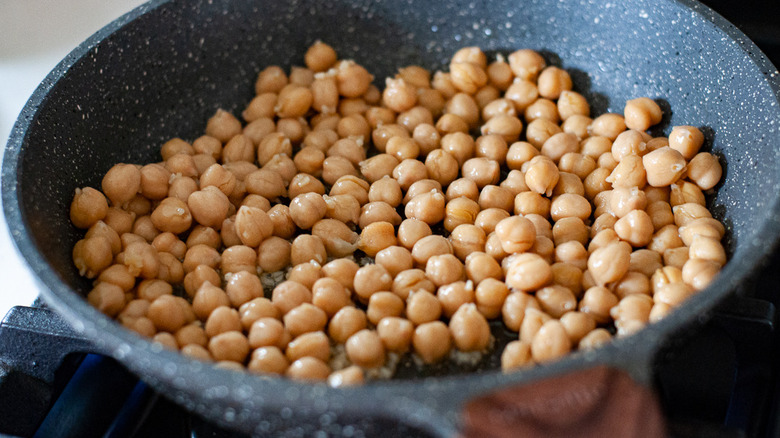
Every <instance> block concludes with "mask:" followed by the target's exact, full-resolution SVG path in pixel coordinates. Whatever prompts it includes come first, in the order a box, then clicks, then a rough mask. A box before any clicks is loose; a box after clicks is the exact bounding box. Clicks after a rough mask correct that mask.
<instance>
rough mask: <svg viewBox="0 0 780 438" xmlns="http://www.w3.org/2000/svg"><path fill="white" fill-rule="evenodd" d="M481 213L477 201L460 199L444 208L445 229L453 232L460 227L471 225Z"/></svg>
mask: <svg viewBox="0 0 780 438" xmlns="http://www.w3.org/2000/svg"><path fill="white" fill-rule="evenodd" d="M479 211H480V207H479V204H477V203H476V202H475V201H473V200H471V199H469V198H465V197H459V198H455V199H453V200H451V201H449V202H447V205H446V206H445V208H444V214H445V216H444V228H445V229H446V230H448V231H450V232H452V231H453V230H454V229H455V228H456V227H458V226H460V225H471V224H473V223H474V220H475V219H476V217H477V214H478V213H479Z"/></svg>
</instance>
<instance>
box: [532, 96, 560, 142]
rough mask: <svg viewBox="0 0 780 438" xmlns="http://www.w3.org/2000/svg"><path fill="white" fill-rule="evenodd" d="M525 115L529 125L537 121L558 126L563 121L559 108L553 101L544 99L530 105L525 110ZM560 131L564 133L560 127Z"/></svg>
mask: <svg viewBox="0 0 780 438" xmlns="http://www.w3.org/2000/svg"><path fill="white" fill-rule="evenodd" d="M523 115H524V116H525V120H526V121H527V122H528V123H532V122H534V121H536V120H546V121H548V122H550V123H552V124H554V125H556V126H557V125H558V123H560V121H561V118H560V115H559V114H558V107H557V106H556V105H555V103H554V102H553V101H552V100H550V99H545V98H543V97H540V98H538V99H536V100H535V101H534V102H533V103H531V104H530V105H528V106H527V107H526V108H525V111H524V112H523ZM558 129H559V131H562V130H561V129H560V127H558ZM526 136H527V135H526Z"/></svg>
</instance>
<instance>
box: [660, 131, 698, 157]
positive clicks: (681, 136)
mask: <svg viewBox="0 0 780 438" xmlns="http://www.w3.org/2000/svg"><path fill="white" fill-rule="evenodd" d="M703 143H704V134H702V132H701V131H700V130H699V129H698V128H696V127H693V126H675V127H674V128H672V132H670V133H669V147H670V148H672V149H674V150H676V151H677V152H679V153H680V154H682V156H683V158H685V159H686V160H690V159H692V158H693V157H694V156H696V154H697V153H698V152H699V149H700V148H701V146H702V144H703Z"/></svg>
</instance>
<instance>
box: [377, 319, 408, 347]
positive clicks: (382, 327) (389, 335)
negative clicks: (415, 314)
mask: <svg viewBox="0 0 780 438" xmlns="http://www.w3.org/2000/svg"><path fill="white" fill-rule="evenodd" d="M376 332H377V335H379V338H380V339H381V340H382V344H383V345H384V347H385V349H386V350H387V351H391V352H395V353H405V352H407V351H408V350H409V347H410V345H411V343H412V336H413V334H414V325H413V324H412V323H411V322H410V321H409V320H407V319H404V318H398V317H394V316H388V317H385V318H382V320H381V321H379V323H378V324H377V326H376Z"/></svg>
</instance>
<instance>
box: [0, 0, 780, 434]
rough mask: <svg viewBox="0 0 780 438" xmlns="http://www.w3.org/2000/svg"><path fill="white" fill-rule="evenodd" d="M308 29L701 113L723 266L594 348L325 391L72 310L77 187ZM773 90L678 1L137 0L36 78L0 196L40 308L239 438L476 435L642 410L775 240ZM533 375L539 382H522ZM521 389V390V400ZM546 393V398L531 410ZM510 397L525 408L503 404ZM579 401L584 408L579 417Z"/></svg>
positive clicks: (367, 48) (300, 45)
mask: <svg viewBox="0 0 780 438" xmlns="http://www.w3.org/2000/svg"><path fill="white" fill-rule="evenodd" d="M316 39H321V40H323V41H326V42H328V43H329V44H331V45H333V46H334V47H335V48H336V50H337V51H338V53H339V55H340V57H342V58H345V59H348V58H352V59H355V60H356V61H358V62H359V63H361V64H363V65H366V66H369V69H370V70H371V71H372V72H373V73H374V74H375V75H376V77H377V82H378V83H379V82H380V80H381V79H382V78H384V77H386V76H389V75H392V74H394V72H395V69H396V68H398V67H400V66H405V65H410V64H419V65H423V66H426V67H428V68H430V69H436V68H441V67H442V66H444V65H446V60H447V59H448V58H449V57H450V56H451V55H452V53H454V51H455V50H457V49H458V48H460V47H464V46H468V45H477V46H480V47H482V48H483V49H484V50H486V51H487V52H488V53H491V54H494V53H504V54H506V53H509V52H511V51H513V50H515V49H517V48H526V47H527V48H532V49H536V50H538V51H540V52H541V53H543V55H544V56H545V57H546V58H547V60H548V62H550V63H552V64H554V65H559V66H562V67H563V68H565V69H567V70H568V71H569V72H571V74H572V77H573V79H574V84H575V89H577V90H579V91H581V92H582V93H583V94H585V95H586V97H587V98H588V99H589V101H590V102H591V103H592V107H593V113H594V114H599V113H602V112H605V111H613V112H622V108H623V105H624V103H625V101H626V100H627V99H629V98H633V97H637V96H650V97H652V98H655V99H658V101H659V102H661V104H662V106H664V107H665V108H664V109H665V111H666V114H667V115H666V118H665V119H664V121H663V122H662V126H661V127H660V128H659V130H660V131H663V132H666V133H668V131H669V130H670V129H671V126H673V125H681V124H692V125H696V126H699V127H701V128H702V130H703V131H704V132H705V134H706V144H707V145H708V146H707V147H708V148H711V150H712V151H713V152H714V153H715V154H716V155H718V156H719V157H721V158H722V160H721V161H722V163H723V164H724V171H725V172H724V180H723V182H722V183H721V184H720V185H719V187H717V192H716V193H715V194H714V195H712V196H710V197H709V200H708V201H709V203H710V208H711V209H712V211H713V212H714V214H715V216H716V217H717V218H718V219H720V220H722V221H724V222H725V224H726V226H727V229H728V233H727V237H726V238H725V240H724V243H725V246H726V248H727V251H728V252H729V254H730V256H731V261H730V262H729V263H728V264H727V265H726V267H725V268H724V270H723V271H722V273H721V274H720V276H719V277H718V280H717V281H715V282H714V284H713V285H711V286H710V287H709V288H708V289H706V290H705V291H703V292H702V293H700V294H698V295H696V296H694V297H693V298H691V299H690V300H689V301H688V302H686V303H685V304H684V305H683V306H682V307H681V308H679V309H678V310H677V311H675V312H674V313H672V314H671V315H670V316H669V317H667V318H666V319H664V320H663V321H661V322H659V323H657V324H653V325H651V326H649V327H648V328H646V329H644V330H642V331H641V332H639V333H637V334H636V335H634V336H630V337H626V338H622V339H617V340H615V341H614V342H613V343H611V344H610V345H608V346H606V347H604V348H602V349H600V350H598V351H594V352H587V353H576V354H572V355H570V356H568V357H566V358H565V359H563V360H560V361H558V362H555V363H552V364H549V365H544V366H538V367H535V368H532V369H529V370H524V371H522V372H516V373H510V374H503V373H501V372H500V371H497V370H495V369H481V370H478V371H477V372H472V373H468V374H456V375H449V376H439V377H427V376H418V377H417V378H413V379H407V380H399V381H387V382H377V383H371V384H368V385H365V386H364V387H360V388H351V389H339V390H337V389H331V388H328V387H326V386H324V385H320V384H300V383H294V382H291V381H288V380H285V379H269V378H261V377H257V376H252V375H248V374H245V373H241V372H233V371H228V370H221V369H215V368H213V367H211V366H210V365H208V364H205V363H202V362H198V361H194V360H190V359H188V358H185V357H184V356H181V355H179V354H176V353H173V352H169V351H164V350H161V348H160V347H159V346H156V345H153V344H152V343H150V342H148V341H147V340H145V339H141V338H140V337H138V336H136V335H135V334H133V333H131V332H130V331H127V330H125V329H123V328H122V327H120V326H119V325H118V324H116V323H114V322H113V321H111V320H110V319H108V318H106V317H105V316H103V315H102V314H101V313H100V312H98V311H96V310H95V309H94V308H92V307H91V306H90V305H89V304H87V302H86V301H85V300H84V293H85V291H87V290H89V283H88V282H87V281H86V280H85V279H82V278H80V277H79V276H78V273H77V272H76V269H75V268H74V267H73V264H72V261H71V253H70V249H71V248H72V246H73V244H74V243H75V242H76V240H77V239H79V238H80V235H81V232H80V231H79V230H76V229H75V228H74V227H73V226H72V225H71V224H70V222H69V220H68V206H69V203H70V200H71V197H72V194H73V192H74V189H75V188H76V187H83V186H85V185H89V186H93V187H99V184H100V180H101V176H102V175H104V174H105V172H106V171H107V170H108V169H109V168H110V166H111V165H113V164H114V163H117V162H132V163H144V162H152V161H157V160H159V155H158V151H159V147H160V145H161V144H162V143H163V142H164V141H165V140H167V139H169V138H171V137H174V136H179V137H182V138H185V139H186V138H189V139H193V138H195V137H197V136H198V135H200V133H201V132H202V130H203V127H204V126H205V121H206V120H207V119H208V117H210V116H211V115H212V114H213V113H214V111H215V110H216V109H217V108H220V107H222V108H226V109H228V110H230V111H232V112H233V113H236V114H237V113H238V112H240V110H241V109H242V108H243V107H244V106H245V105H246V104H247V102H248V101H249V99H250V98H251V96H252V91H253V81H254V79H255V77H256V74H257V72H258V71H259V70H260V69H261V68H263V67H264V66H267V65H271V64H279V65H281V66H283V67H285V68H289V66H290V65H291V63H297V64H299V65H300V64H301V60H302V54H303V53H304V51H305V49H306V48H307V47H308V45H310V44H311V43H312V42H313V41H315V40H316ZM778 97H780V82H779V76H778V73H777V70H776V68H775V67H774V66H773V65H772V64H771V63H770V62H769V61H768V60H767V59H766V58H765V57H764V55H763V54H762V53H761V52H760V51H759V50H758V49H757V48H756V46H755V45H754V44H753V43H752V42H751V41H749V40H748V39H747V38H746V37H745V36H744V35H743V34H742V33H741V32H740V31H739V30H737V29H736V28H734V27H733V26H732V25H731V24H729V23H728V22H727V21H725V20H724V19H723V18H722V17H720V16H719V15H717V14H715V13H714V12H713V11H711V10H710V9H708V8H706V7H704V6H702V5H701V4H699V3H696V2H694V1H690V0H663V1H650V0H646V1H642V0H624V1H620V2H610V3H604V2H592V1H584V0H583V1H574V0H572V1H559V2H551V1H542V0H538V1H524V2H518V1H500V0H496V1H477V0H472V1H448V2H435V3H429V2H425V1H422V0H407V1H405V2H391V1H386V2H385V1H381V0H333V1H328V2H305V1H298V0H287V1H265V2H247V1H238V0H236V1H229V0H208V1H194V2H190V1H187V2H184V1H181V2H175V1H174V2H165V1H152V2H150V3H149V4H146V5H144V6H141V7H139V8H138V9H136V10H134V11H132V12H130V13H129V14H127V15H125V16H123V17H121V18H119V19H118V20H116V21H115V22H113V23H111V24H110V25H108V26H107V27H106V28H104V29H102V30H101V31H99V32H98V33H97V34H95V35H93V36H92V37H91V38H90V39H88V40H87V41H86V42H84V43H83V44H82V45H80V46H79V47H77V48H76V49H75V50H74V51H73V52H71V53H70V54H69V55H68V56H67V57H66V58H65V59H64V60H63V61H62V62H61V63H60V64H59V65H58V66H57V67H56V68H55V69H54V70H53V71H52V72H51V73H50V74H49V76H48V77H47V78H46V79H45V80H44V81H43V83H42V84H41V85H40V86H39V87H38V89H37V90H36V91H35V93H34V94H33V96H32V97H31V98H30V100H29V102H28V103H27V105H26V107H25V108H24V110H23V112H22V113H21V115H20V117H19V119H18V121H17V122H16V125H15V126H14V129H13V131H12V134H11V137H10V140H9V142H8V146H7V148H6V151H5V158H4V161H3V166H2V187H3V193H2V194H3V203H4V210H5V215H6V218H7V221H8V224H9V227H10V230H11V234H12V236H13V240H14V242H15V244H16V246H17V248H18V250H19V252H20V253H21V255H22V256H23V257H24V259H26V261H27V263H28V264H29V265H30V267H31V269H32V270H33V271H34V273H35V275H36V277H37V280H38V282H39V285H40V289H41V293H42V295H43V297H44V299H45V300H46V302H48V303H50V304H51V305H52V306H53V307H54V308H55V309H56V310H57V311H58V312H60V313H61V314H62V315H64V316H65V318H66V319H67V320H68V321H69V322H70V323H71V324H72V326H73V328H74V329H75V330H76V331H77V332H79V333H81V334H83V335H84V336H86V337H87V338H89V339H91V340H92V341H93V342H94V349H95V350H96V351H100V352H103V353H105V354H107V355H110V356H112V357H114V358H116V359H118V360H119V361H121V362H122V363H123V364H124V365H125V366H127V367H128V368H129V369H130V370H132V371H133V372H135V373H136V374H138V375H139V376H140V377H141V378H142V379H143V380H145V381H146V382H147V383H149V384H150V385H152V386H153V387H155V388H156V389H158V390H160V391H161V392H162V393H164V394H165V395H166V396H168V397H169V398H171V399H172V400H174V401H175V402H177V403H179V404H181V405H183V406H184V407H186V408H187V409H189V410H191V411H193V412H196V413H198V414H199V415H202V416H203V417H206V418H208V419H210V420H213V421H216V422H217V423H219V424H221V425H223V426H227V427H231V428H234V429H236V430H239V431H243V432H248V433H256V434H264V433H291V434H296V435H303V434H310V433H312V432H313V431H314V430H315V429H319V428H325V429H327V430H329V431H331V433H333V434H347V432H348V431H354V430H358V429H360V428H363V429H364V430H365V431H367V432H366V433H367V434H369V435H370V434H381V433H386V432H387V431H388V430H390V429H386V428H387V427H390V426H393V427H406V426H408V427H410V428H411V429H408V430H407V432H408V431H409V430H411V431H414V430H416V431H424V432H427V433H431V434H434V435H438V436H451V435H453V434H456V433H459V431H460V432H462V433H465V434H474V435H477V434H479V433H480V432H481V431H488V430H489V428H490V426H491V425H498V426H501V425H503V426H505V427H503V428H502V427H499V428H498V429H501V430H505V431H506V430H507V428H509V427H510V426H512V425H513V424H515V423H513V422H516V421H520V420H521V419H522V418H526V419H527V418H528V417H529V416H530V417H534V415H536V414H537V413H540V412H542V411H545V412H548V413H553V414H555V415H553V416H554V417H555V418H557V420H555V421H558V423H556V424H557V425H558V426H561V425H562V426H565V427H569V426H571V425H572V424H577V423H576V421H577V418H574V417H576V416H577V415H580V416H582V415H584V416H586V417H593V416H598V415H600V412H601V411H602V410H606V407H607V406H608V405H609V403H606V402H605V400H606V401H609V400H613V399H610V398H609V397H611V396H610V394H613V393H615V392H618V393H626V394H638V395H639V396H640V397H639V399H638V400H639V403H640V405H639V406H645V405H642V403H645V402H647V403H649V404H646V406H648V407H650V406H652V391H647V388H648V387H650V386H651V385H652V380H653V371H652V364H653V359H654V358H655V357H656V355H657V354H658V352H659V350H660V349H661V348H662V347H664V346H665V345H668V344H669V343H670V342H673V341H674V339H676V338H678V337H679V336H680V335H681V333H684V332H685V331H686V330H687V329H689V328H690V327H692V326H695V325H696V324H698V323H699V322H700V321H702V320H703V319H706V318H707V316H708V315H709V314H710V313H711V312H712V309H713V308H715V307H716V306H717V305H718V304H719V303H721V302H722V301H723V300H724V299H725V298H727V297H728V296H730V295H734V294H737V293H739V292H738V289H739V287H740V285H741V284H743V283H744V282H745V281H747V280H748V279H749V278H750V276H751V275H753V273H754V272H755V271H756V270H757V269H758V268H759V267H760V266H761V263H762V261H763V260H765V258H766V256H767V255H768V254H770V253H771V251H772V250H773V248H774V247H775V245H776V243H777V241H778V235H779V233H780V219H778V218H780V202H778V193H780V148H779V147H778V145H779V144H780V130H778V121H780V108H778ZM492 363H493V364H495V360H493V362H492ZM488 368H489V367H488ZM580 373H586V374H580ZM587 373H590V374H587ZM593 373H595V374H593ZM594 375H595V377H594ZM572 376H574V378H571V377H572ZM582 376H585V377H582ZM621 376H624V377H626V376H627V377H626V378H623V377H621ZM580 377H582V378H580ZM567 378H568V380H566V379H567ZM588 379H590V380H588ZM594 379H595V380H594ZM584 381H595V382H597V383H595V384H593V385H592V386H591V389H593V391H589V390H582V388H580V390H579V392H577V391H573V392H572V390H571V388H567V385H575V386H576V385H577V384H578V382H584ZM540 382H553V384H552V385H548V386H535V385H539V384H540ZM605 382H607V383H605ZM615 382H618V383H619V384H618V383H615ZM621 385H623V386H621ZM626 385H628V386H626ZM523 388H531V395H530V396H529V395H528V394H525V395H522V394H521V392H522V389H523ZM545 388H546V389H545ZM550 388H552V389H550ZM556 388H557V392H555V391H556ZM594 388H595V389H594ZM605 388H606V389H605ZM610 388H611V389H610ZM627 388H628V389H627ZM515 389H517V391H519V392H517V393H516V394H515V393H512V392H511V391H513V390H515ZM586 389H587V388H586ZM548 390H552V391H553V392H554V393H555V395H554V396H553V398H551V399H550V401H549V402H545V403H542V404H539V403H537V404H536V405H533V400H534V397H536V396H538V397H542V394H543V393H545V391H548ZM496 391H499V392H496ZM501 391H503V392H501ZM507 391H509V392H507ZM548 392H549V391H548ZM513 394H515V395H513ZM534 394H536V395H534ZM648 394H649V396H648ZM491 397H493V398H491ZM523 397H525V399H524V398H523ZM529 397H530V398H529ZM643 397H644V398H643ZM518 400H526V401H528V400H530V402H529V403H531V404H525V405H523V404H522V403H520V402H517V403H518V404H515V405H512V403H514V402H515V401H518ZM583 400H584V401H587V402H589V403H591V402H594V403H595V404H596V405H598V406H597V407H596V408H595V410H592V411H587V412H585V414H583V413H582V412H581V411H582V409H584V408H582V406H584V404H583V403H584V401H583ZM634 402H636V400H634ZM617 404H618V405H620V406H619V407H618V408H614V409H617V410H614V409H613V414H615V415H617V416H620V415H623V419H624V421H623V423H629V424H632V425H633V427H634V430H633V432H638V433H639V435H641V434H642V432H643V429H642V427H643V424H644V423H642V421H644V422H647V421H648V420H647V417H652V416H653V415H652V412H651V411H652V410H651V409H649V408H648V412H651V413H650V414H648V415H644V416H643V415H636V413H635V414H634V416H633V417H632V416H630V415H629V414H626V413H625V412H624V411H623V410H621V409H624V408H625V406H628V405H629V404H630V403H628V402H626V403H622V402H621V403H617ZM510 405H511V409H507V408H506V407H507V406H510ZM591 405H593V403H591ZM475 406H476V408H475ZM609 406H611V405H609ZM578 407H579V408H578ZM473 408H474V409H473ZM482 408H485V409H487V410H485V409H482ZM580 408H582V409H580ZM480 409H482V410H480ZM502 409H503V410H502ZM578 409H579V411H578ZM521 417H522V418H521ZM569 417H572V418H569ZM537 420H538V421H542V420H539V419H538V418H537V419H536V420H533V421H537ZM640 420H641V421H640ZM567 421H569V423H566V422H567ZM564 423H565V424H564ZM486 424H487V425H486ZM539 424H542V423H539ZM545 424H547V423H545ZM344 425H350V426H349V427H352V428H353V429H349V430H348V429H347V428H346V426H345V427H342V426H344ZM480 425H482V426H480ZM485 425H486V426H485ZM567 425H568V426H567ZM483 426H484V427H485V428H484V429H480V427H483ZM542 426H544V424H542ZM551 427H552V426H551ZM550 430H553V429H550ZM574 430H578V429H574ZM658 430H659V429H652V428H649V429H646V430H644V432H645V433H648V432H650V433H653V432H658ZM579 431H580V432H583V431H585V429H580V430H579ZM409 433H411V432H409Z"/></svg>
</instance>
